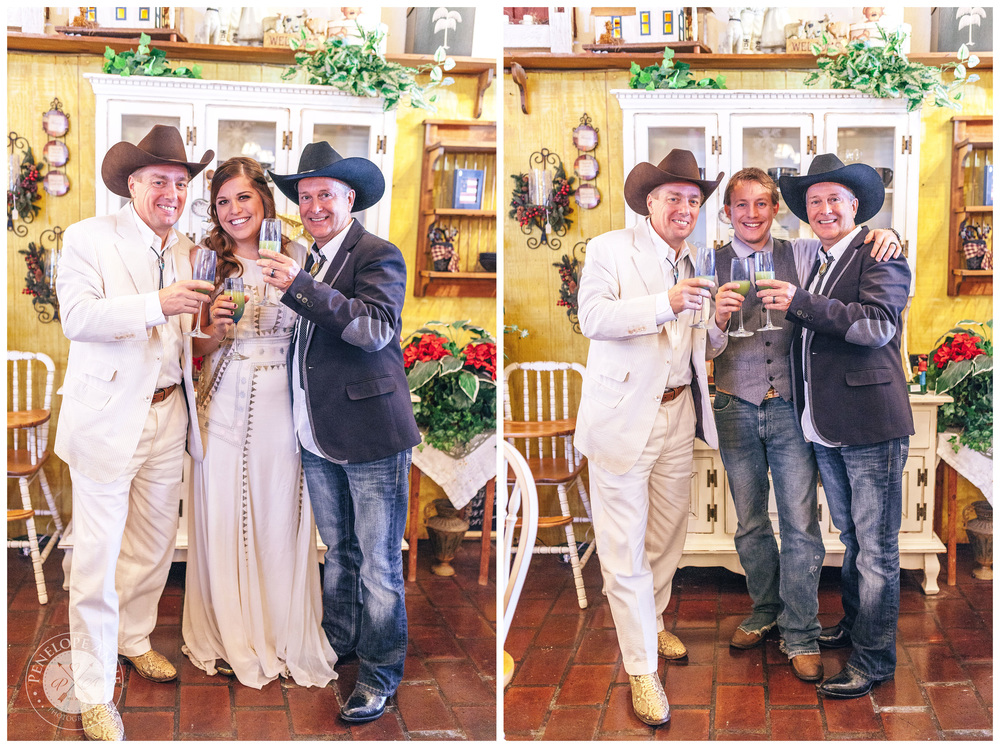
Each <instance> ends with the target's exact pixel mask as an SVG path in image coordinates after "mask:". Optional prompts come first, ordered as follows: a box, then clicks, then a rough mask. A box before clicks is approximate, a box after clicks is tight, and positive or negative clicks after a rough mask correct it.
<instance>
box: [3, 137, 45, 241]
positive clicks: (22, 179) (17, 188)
mask: <svg viewBox="0 0 1000 748" xmlns="http://www.w3.org/2000/svg"><path fill="white" fill-rule="evenodd" d="M38 167H39V165H38V164H37V163H35V156H34V154H33V153H32V152H31V146H28V150H26V151H25V152H24V158H23V159H22V160H21V173H20V175H19V176H18V177H17V180H16V181H15V183H14V189H12V190H7V229H8V230H10V229H13V228H14V221H15V220H17V219H18V218H20V219H21V220H23V221H25V222H26V223H31V221H32V220H34V218H35V216H37V215H38V211H39V210H41V206H40V205H36V204H35V203H37V202H38V201H39V200H41V199H42V196H41V195H39V194H38V177H39V175H38Z"/></svg>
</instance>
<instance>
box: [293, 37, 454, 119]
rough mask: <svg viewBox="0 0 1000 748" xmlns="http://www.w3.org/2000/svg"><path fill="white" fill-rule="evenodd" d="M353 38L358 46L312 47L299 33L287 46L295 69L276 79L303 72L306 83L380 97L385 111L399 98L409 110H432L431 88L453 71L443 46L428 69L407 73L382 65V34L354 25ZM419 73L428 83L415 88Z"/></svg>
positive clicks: (338, 40)
mask: <svg viewBox="0 0 1000 748" xmlns="http://www.w3.org/2000/svg"><path fill="white" fill-rule="evenodd" d="M358 35H359V36H360V37H361V43H354V42H349V41H347V40H346V39H344V38H342V37H332V38H330V39H327V40H326V41H324V42H323V43H322V44H321V45H317V44H316V43H315V42H313V41H311V40H309V39H308V37H307V34H306V32H305V30H304V29H303V30H302V32H301V40H298V39H293V40H292V41H291V45H292V49H294V50H295V64H294V65H292V66H291V67H290V68H288V69H287V70H286V71H285V72H284V73H282V75H281V78H282V80H288V79H289V78H292V77H294V76H295V75H296V74H298V72H299V71H300V70H304V71H305V73H306V79H307V81H308V82H309V83H311V84H313V85H320V86H333V87H334V88H336V89H338V90H340V91H344V92H346V93H349V94H351V95H353V96H370V97H382V98H383V99H385V104H384V106H383V109H384V110H385V111H389V110H390V109H393V108H395V107H396V106H397V105H398V104H399V102H400V100H401V99H403V98H404V97H407V98H409V101H410V106H411V107H414V108H415V109H426V110H428V111H431V112H433V111H435V107H434V103H435V101H437V94H436V93H432V92H433V91H434V89H435V88H438V87H439V86H450V85H451V84H452V83H454V82H455V81H454V79H453V78H445V77H444V71H447V70H451V69H452V68H453V67H455V61H454V60H453V59H452V58H450V57H448V56H447V55H446V54H445V51H444V47H438V49H437V51H436V52H435V53H434V62H433V64H430V63H429V64H426V65H420V66H419V67H415V68H412V67H408V66H406V65H401V64H399V63H398V62H389V61H388V60H386V58H385V55H384V54H383V53H382V51H381V45H382V40H383V39H384V38H385V32H384V31H377V30H373V31H366V30H365V29H363V28H361V26H360V25H358ZM425 73H426V74H428V75H430V83H428V84H427V85H425V86H421V85H420V84H419V83H417V76H418V75H423V74H425Z"/></svg>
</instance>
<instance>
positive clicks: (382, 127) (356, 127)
mask: <svg viewBox="0 0 1000 748" xmlns="http://www.w3.org/2000/svg"><path fill="white" fill-rule="evenodd" d="M392 116H393V115H391V114H389V115H386V114H384V113H383V112H381V111H379V112H378V113H374V112H373V113H368V112H346V111H337V112H334V111H322V110H315V109H303V110H302V128H301V133H302V143H300V144H298V145H297V149H298V150H296V151H295V154H294V155H295V158H296V159H297V158H298V153H299V152H301V148H302V146H303V145H305V144H306V143H318V142H320V141H323V140H325V141H326V142H327V143H329V144H330V145H331V146H333V149H334V150H335V151H336V152H337V153H339V154H340V155H341V156H343V157H344V158H353V157H360V158H367V159H369V160H371V161H372V162H374V163H375V165H376V166H378V167H379V169H380V170H381V172H382V176H384V177H385V194H386V196H388V195H389V194H390V192H391V189H392V157H393V149H394V147H395V143H394V142H393V141H394V140H395V127H394V122H395V120H394V119H390V118H392ZM296 163H297V161H296ZM389 214H390V210H389V204H388V202H387V201H386V199H385V197H383V199H382V200H381V201H379V202H378V203H377V204H375V205H374V206H372V207H371V208H369V209H368V210H365V211H362V212H360V213H353V214H352V215H353V216H354V218H356V219H357V220H358V221H359V222H360V223H361V225H362V226H364V227H365V228H366V229H368V230H369V231H371V232H372V233H374V234H378V235H379V236H381V237H383V238H385V239H388V238H389Z"/></svg>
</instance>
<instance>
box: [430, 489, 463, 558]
mask: <svg viewBox="0 0 1000 748" xmlns="http://www.w3.org/2000/svg"><path fill="white" fill-rule="evenodd" d="M434 509H435V511H436V512H437V514H436V515H435V516H433V517H430V518H429V519H428V520H427V537H428V538H430V541H431V547H432V548H433V549H434V557H435V558H436V559H437V560H438V562H439V563H437V564H434V565H433V566H432V567H431V571H433V572H434V573H435V574H437V575H438V576H440V577H451V576H454V575H455V569H454V568H453V567H452V565H451V562H452V560H454V558H455V553H456V552H457V551H458V547H459V545H461V543H462V538H464V537H465V533H466V532H467V531H468V529H469V523H468V522H466V521H465V520H464V519H462V518H461V517H459V516H458V510H457V509H456V508H455V507H454V506H452V504H451V502H450V501H449V500H448V499H438V500H437V501H435V502H434Z"/></svg>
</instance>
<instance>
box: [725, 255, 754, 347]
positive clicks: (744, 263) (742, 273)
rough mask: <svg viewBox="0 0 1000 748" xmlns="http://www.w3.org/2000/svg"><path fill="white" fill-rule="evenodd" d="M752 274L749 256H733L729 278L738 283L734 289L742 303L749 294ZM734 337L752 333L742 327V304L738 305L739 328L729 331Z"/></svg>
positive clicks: (748, 335)
mask: <svg viewBox="0 0 1000 748" xmlns="http://www.w3.org/2000/svg"><path fill="white" fill-rule="evenodd" d="M752 275H753V260H752V259H750V258H749V257H734V258H733V263H732V274H731V276H730V280H732V281H733V283H737V284H739V285H738V286H737V287H736V289H735V291H736V293H738V294H739V295H740V296H742V297H743V299H744V303H745V302H746V297H747V296H748V295H749V294H750V278H751V276H752ZM729 334H730V335H731V336H732V337H734V338H749V337H750V336H751V335H753V333H752V332H750V331H749V330H745V329H743V305H742V304H741V305H740V329H739V330H733V331H732V332H730V333H729Z"/></svg>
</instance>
